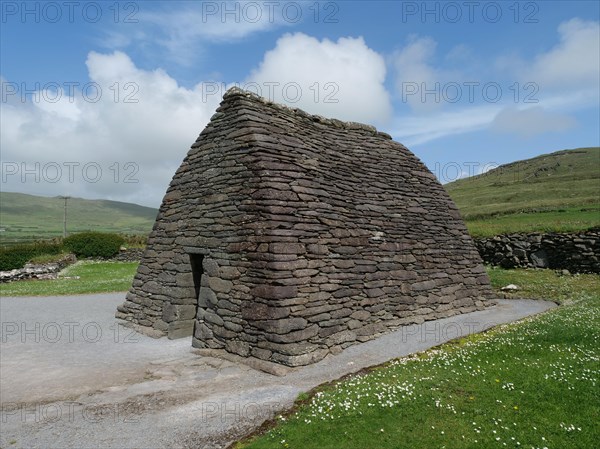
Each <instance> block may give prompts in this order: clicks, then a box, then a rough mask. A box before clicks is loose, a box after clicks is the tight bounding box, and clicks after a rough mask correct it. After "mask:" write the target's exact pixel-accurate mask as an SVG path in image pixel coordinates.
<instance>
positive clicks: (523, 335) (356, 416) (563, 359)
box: [238, 269, 600, 449]
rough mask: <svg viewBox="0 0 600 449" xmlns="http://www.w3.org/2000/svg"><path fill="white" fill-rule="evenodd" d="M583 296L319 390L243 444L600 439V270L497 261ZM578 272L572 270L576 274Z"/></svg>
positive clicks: (443, 444) (380, 448)
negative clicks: (566, 271)
mask: <svg viewBox="0 0 600 449" xmlns="http://www.w3.org/2000/svg"><path fill="white" fill-rule="evenodd" d="M490 275H491V277H492V281H493V283H494V284H495V285H496V286H499V285H505V284H506V283H516V284H518V283H520V282H521V283H523V282H524V281H535V283H534V285H531V287H530V288H529V290H527V294H531V295H534V296H535V295H539V296H541V297H545V298H549V299H555V300H564V296H565V295H566V296H568V297H569V298H570V299H571V300H572V301H573V302H572V303H571V304H570V305H564V306H561V307H560V308H557V309H554V310H552V311H550V312H548V313H545V314H542V315H539V316H536V317H530V318H527V319H525V320H522V321H520V322H518V323H514V324H508V325H503V326H500V327H498V328H495V329H493V330H492V331H489V332H487V333H484V334H478V335H472V336H470V337H467V338H463V339H460V340H458V341H454V342H450V343H448V344H444V345H442V346H440V347H438V348H434V349H432V350H429V351H427V352H425V353H422V354H417V355H413V356H409V357H405V358H402V359H398V360H395V361H393V362H391V363H389V364H387V365H385V366H383V367H379V368H375V369H374V370H372V371H371V372H369V373H367V374H360V375H356V376H353V377H351V378H349V379H346V380H344V381H341V382H338V383H334V384H333V385H327V386H323V387H320V388H318V389H317V390H316V391H313V392H312V393H311V394H310V395H309V396H310V399H306V396H304V401H303V402H302V403H300V404H299V405H298V406H297V409H296V411H295V412H293V413H292V414H290V415H289V416H286V417H280V418H278V419H277V423H276V425H275V427H273V428H271V429H270V430H268V431H267V432H266V433H264V434H262V435H260V436H258V437H254V438H252V439H251V440H249V441H245V442H244V443H239V444H238V447H239V448H242V447H243V448H252V449H259V448H290V449H292V448H301V449H311V448H319V449H327V448H331V449H355V448H356V449H358V448H360V449H371V448H372V449H387V448H390V449H391V448H394V449H402V448H407V449H408V448H447V449H450V448H474V447H482V448H504V447H510V448H519V447H521V448H532V447H533V448H544V447H547V448H581V449H584V448H585V449H587V448H591V447H596V442H597V441H598V440H599V439H600V430H599V428H598V425H597V422H598V418H599V413H600V397H599V395H598V382H599V379H598V377H599V374H600V370H599V364H598V360H599V359H600V294H599V293H600V278H599V277H598V276H589V277H588V276H577V277H571V276H566V277H560V276H557V275H556V274H555V273H553V272H551V271H547V270H546V271H531V272H528V271H526V270H510V271H508V272H502V271H499V270H496V269H492V270H490ZM567 278H569V279H567Z"/></svg>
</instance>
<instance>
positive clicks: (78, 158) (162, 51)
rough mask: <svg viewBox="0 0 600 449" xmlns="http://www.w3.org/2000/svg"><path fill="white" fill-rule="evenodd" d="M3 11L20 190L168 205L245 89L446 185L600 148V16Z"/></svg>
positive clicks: (492, 11)
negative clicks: (398, 150) (216, 117)
mask: <svg viewBox="0 0 600 449" xmlns="http://www.w3.org/2000/svg"><path fill="white" fill-rule="evenodd" d="M0 4H1V12H2V17H1V22H0V26H1V31H0V33H1V35H0V38H1V40H0V50H1V56H0V77H1V81H2V102H1V103H0V108H1V109H0V112H1V123H0V125H1V131H2V133H1V137H0V139H1V142H0V143H1V150H2V185H1V187H2V190H3V191H19V192H25V193H32V194H43V195H65V194H67V195H73V196H80V197H85V198H109V199H115V200H121V201H131V202H136V203H139V204H144V205H149V206H155V207H157V206H158V205H159V204H160V201H161V199H162V196H163V194H164V191H165V190H166V187H167V185H168V183H169V181H170V179H171V177H172V175H173V173H174V171H175V169H176V168H177V167H178V166H179V164H180V163H181V160H182V159H183V157H184V156H185V154H186V152H187V150H188V149H189V146H190V144H191V143H192V142H193V141H194V140H195V138H196V137H197V135H198V134H199V133H200V131H201V130H202V129H203V128H204V126H205V125H206V123H207V122H208V120H209V119H210V116H211V115H212V114H213V112H214V110H215V108H216V107H217V106H218V103H219V101H220V97H221V95H222V93H223V92H224V90H225V89H226V88H227V87H229V86H231V85H233V84H234V83H237V84H238V85H241V86H242V87H246V88H248V89H250V90H254V91H257V92H260V93H261V94H262V95H263V96H267V97H271V99H273V100H275V101H278V102H284V103H288V104H290V105H292V106H294V107H301V108H302V109H305V110H307V111H309V112H311V113H315V114H321V115H324V116H328V117H337V118H340V119H343V120H352V121H359V122H365V123H370V124H373V125H375V126H377V127H378V128H379V129H381V130H383V131H386V132H388V133H390V134H391V135H392V136H393V137H394V139H395V140H397V141H399V142H402V143H404V144H405V145H407V146H408V147H409V148H410V149H411V150H412V151H413V152H414V153H415V154H416V155H417V156H418V157H419V158H421V160H423V162H425V163H426V164H427V165H428V167H429V168H430V169H431V170H432V171H433V172H434V173H435V174H436V175H437V176H438V178H439V179H440V180H441V181H442V182H448V181H452V180H454V179H456V178H457V177H459V176H465V175H469V174H476V173H479V172H482V171H485V170H487V169H489V168H491V167H494V166H497V165H498V164H502V163H506V162H510V161H513V160H517V159H524V158H529V157H533V156H536V155H538V154H542V153H549V152H552V151H556V150H561V149H565V148H576V147H581V146H598V145H599V144H600V142H599V141H600V132H599V123H600V106H599V101H600V100H599V90H600V87H599V85H600V44H599V41H600V27H599V20H600V17H599V16H600V12H599V4H600V3H599V2H595V1H580V2H577V1H565V2H561V1H538V2H530V1H524V2H515V1H506V2H504V1H490V2H486V1H475V2H463V1H460V2H452V1H450V2H412V1H397V2H377V1H374V2H358V1H357V2H285V1H273V2H261V1H258V2H195V1H194V2H192V1H187V2H158V1H147V2H146V1H142V2H118V3H117V2H113V1H110V2H71V3H66V2H20V1H19V2H12V1H2V2H1V3H0ZM599 164H600V161H599ZM599 169H600V168H599Z"/></svg>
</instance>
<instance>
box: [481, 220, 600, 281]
mask: <svg viewBox="0 0 600 449" xmlns="http://www.w3.org/2000/svg"><path fill="white" fill-rule="evenodd" d="M475 244H476V246H477V249H478V250H479V254H480V255H481V257H482V258H483V261H484V262H486V263H489V264H491V265H500V266H501V267H503V268H516V267H531V268H552V269H565V270H569V271H570V272H571V273H600V229H590V230H588V231H585V232H578V233H569V234H567V233H547V234H541V233H532V234H510V235H499V236H496V237H490V238H481V239H476V240H475Z"/></svg>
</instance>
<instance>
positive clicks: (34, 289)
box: [0, 261, 138, 296]
mask: <svg viewBox="0 0 600 449" xmlns="http://www.w3.org/2000/svg"><path fill="white" fill-rule="evenodd" d="M137 266H138V263H137V262H96V261H80V262H77V263H75V264H74V265H71V266H69V267H67V268H66V269H65V270H63V271H62V272H61V273H60V275H59V278H58V279H56V280H27V281H18V282H9V283H6V284H0V295H2V296H54V295H78V294H85V293H107V292H120V291H127V290H129V287H131V282H132V281H133V276H134V275H135V271H136V270H137Z"/></svg>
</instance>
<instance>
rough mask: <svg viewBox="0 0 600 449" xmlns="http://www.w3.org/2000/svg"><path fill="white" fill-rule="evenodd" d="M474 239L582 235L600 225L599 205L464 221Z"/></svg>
mask: <svg viewBox="0 0 600 449" xmlns="http://www.w3.org/2000/svg"><path fill="white" fill-rule="evenodd" d="M465 224H466V225H467V228H468V229H469V233H470V234H471V235H472V236H473V237H492V236H495V235H500V234H513V233H517V232H520V233H531V232H581V231H585V230H587V229H590V228H593V227H598V226H600V208H599V207H598V206H595V207H593V206H588V207H571V208H565V209H560V210H550V211H545V212H527V213H525V212H522V213H513V214H507V215H499V216H494V217H485V218H468V219H466V221H465Z"/></svg>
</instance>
